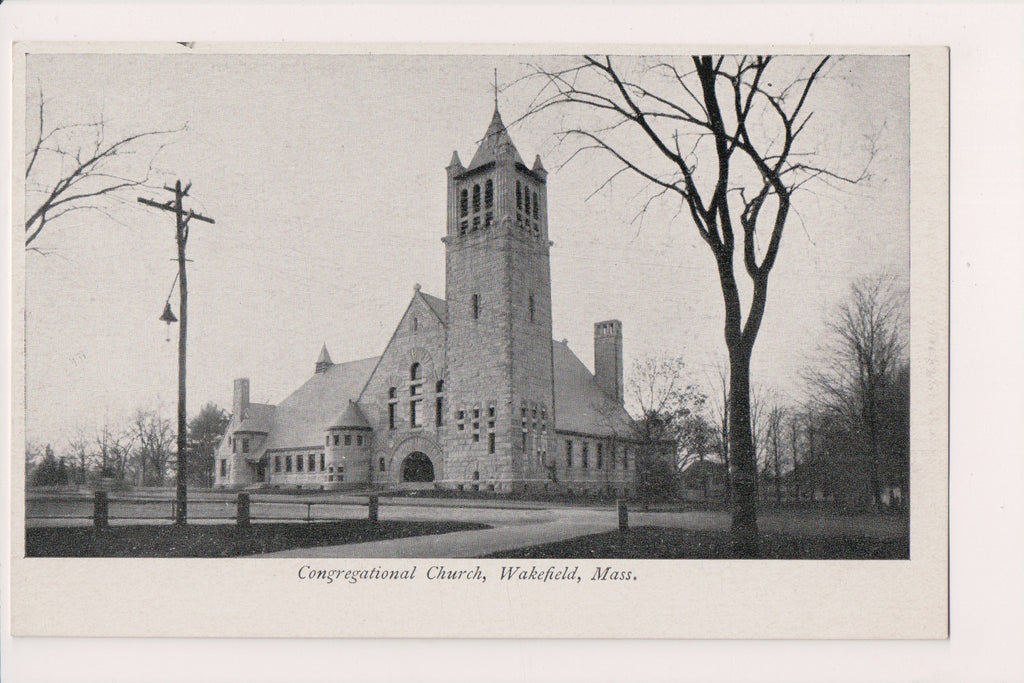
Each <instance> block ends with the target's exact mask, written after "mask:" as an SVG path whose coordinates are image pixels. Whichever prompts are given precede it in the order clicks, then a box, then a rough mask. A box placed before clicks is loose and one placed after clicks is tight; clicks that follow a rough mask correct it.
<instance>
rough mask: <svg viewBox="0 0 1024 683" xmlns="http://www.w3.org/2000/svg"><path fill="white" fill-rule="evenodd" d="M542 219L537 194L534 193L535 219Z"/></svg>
mask: <svg viewBox="0 0 1024 683" xmlns="http://www.w3.org/2000/svg"><path fill="white" fill-rule="evenodd" d="M539 218H540V205H539V204H538V202H537V193H536V192H534V193H533V219H534V220H538V219H539Z"/></svg>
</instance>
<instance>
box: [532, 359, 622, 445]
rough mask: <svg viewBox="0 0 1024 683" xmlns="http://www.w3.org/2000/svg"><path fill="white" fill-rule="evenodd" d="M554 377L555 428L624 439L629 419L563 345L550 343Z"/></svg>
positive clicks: (619, 405)
mask: <svg viewBox="0 0 1024 683" xmlns="http://www.w3.org/2000/svg"><path fill="white" fill-rule="evenodd" d="M552 357H553V361H554V379H555V429H556V430H557V431H563V432H575V433H578V434H593V435H594V436H617V437H619V438H628V437H629V436H631V435H632V433H633V429H634V423H633V418H631V417H630V416H629V413H627V412H626V409H625V408H623V407H622V404H621V403H619V402H618V401H616V400H615V399H613V398H611V397H610V396H608V394H606V393H604V391H602V390H601V387H599V386H598V385H597V380H595V379H594V375H592V374H591V373H590V370H588V369H587V366H585V365H584V364H583V361H581V360H580V359H579V358H577V357H576V354H574V353H573V352H572V350H571V349H569V346H568V345H567V344H563V343H562V342H557V341H556V342H552Z"/></svg>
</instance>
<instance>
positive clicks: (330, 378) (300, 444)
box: [266, 357, 378, 450]
mask: <svg viewBox="0 0 1024 683" xmlns="http://www.w3.org/2000/svg"><path fill="white" fill-rule="evenodd" d="M377 360H378V358H377V357H374V358H365V359H363V360H356V361H352V362H349V363H339V364H337V365H332V366H331V367H329V368H327V369H326V370H325V371H324V372H319V373H316V374H315V375H313V376H312V377H310V378H309V379H308V380H306V383H305V384H303V385H302V386H301V387H299V388H298V389H296V390H295V391H294V392H292V394H291V395H290V396H289V397H288V398H286V399H285V400H283V401H281V403H280V404H278V406H277V410H276V411H274V419H273V423H272V429H271V430H270V434H269V436H268V437H267V443H266V448H267V450H273V449H275V448H315V447H317V446H319V445H320V444H321V442H322V441H323V438H324V429H326V428H327V427H328V425H331V424H333V423H334V421H335V418H336V417H337V416H338V411H339V410H340V409H341V408H342V406H344V405H345V404H346V403H347V402H348V401H351V400H354V399H356V398H357V397H358V396H359V392H360V391H362V389H363V386H365V385H366V381H367V380H368V379H369V378H370V373H371V372H372V371H373V368H374V367H375V366H376V365H377Z"/></svg>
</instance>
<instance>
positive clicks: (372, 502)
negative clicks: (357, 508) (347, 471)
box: [368, 495, 377, 523]
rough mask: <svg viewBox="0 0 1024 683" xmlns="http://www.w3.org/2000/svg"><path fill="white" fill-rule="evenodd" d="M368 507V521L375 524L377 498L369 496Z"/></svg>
mask: <svg viewBox="0 0 1024 683" xmlns="http://www.w3.org/2000/svg"><path fill="white" fill-rule="evenodd" d="M368 507H369V513H370V517H369V519H370V521H371V522H374V523H376V522H377V496H374V495H371V496H370V502H369V504H368Z"/></svg>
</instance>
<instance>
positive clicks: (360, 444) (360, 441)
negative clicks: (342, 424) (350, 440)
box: [356, 434, 363, 446]
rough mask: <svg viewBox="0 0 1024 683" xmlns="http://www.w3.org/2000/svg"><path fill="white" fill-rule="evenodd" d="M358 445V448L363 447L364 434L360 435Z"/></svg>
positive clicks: (357, 438)
mask: <svg viewBox="0 0 1024 683" xmlns="http://www.w3.org/2000/svg"><path fill="white" fill-rule="evenodd" d="M356 445H357V446H362V445H363V435H362V434H360V435H359V436H357V437H356Z"/></svg>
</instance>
